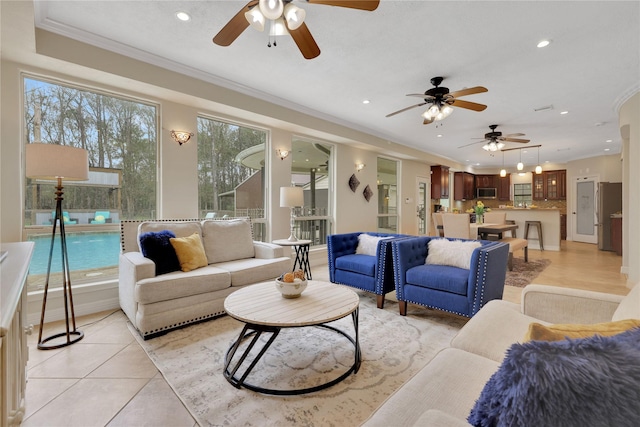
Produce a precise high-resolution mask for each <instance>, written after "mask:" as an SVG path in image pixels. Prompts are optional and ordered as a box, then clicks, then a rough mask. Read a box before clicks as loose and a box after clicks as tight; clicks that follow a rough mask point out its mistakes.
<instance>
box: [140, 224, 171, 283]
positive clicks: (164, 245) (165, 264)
mask: <svg viewBox="0 0 640 427" xmlns="http://www.w3.org/2000/svg"><path fill="white" fill-rule="evenodd" d="M172 237H176V235H175V234H174V233H173V232H172V231H169V230H162V231H158V232H154V231H149V232H147V233H142V234H141V235H140V250H141V251H142V255H144V257H145V258H149V259H150V260H151V261H153V262H154V264H155V265H156V276H157V275H160V274H166V273H170V272H172V271H179V270H180V261H178V256H177V255H176V251H175V249H173V246H172V245H171V242H170V239H171V238H172Z"/></svg>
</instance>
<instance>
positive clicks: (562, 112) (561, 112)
mask: <svg viewBox="0 0 640 427" xmlns="http://www.w3.org/2000/svg"><path fill="white" fill-rule="evenodd" d="M560 114H569V112H568V111H560Z"/></svg>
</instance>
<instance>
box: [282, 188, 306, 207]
mask: <svg viewBox="0 0 640 427" xmlns="http://www.w3.org/2000/svg"><path fill="white" fill-rule="evenodd" d="M303 205H304V193H303V191H302V187H280V207H281V208H294V207H296V206H303Z"/></svg>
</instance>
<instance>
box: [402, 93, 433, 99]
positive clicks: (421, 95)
mask: <svg viewBox="0 0 640 427" xmlns="http://www.w3.org/2000/svg"><path fill="white" fill-rule="evenodd" d="M407 96H417V97H418V98H422V99H436V97H435V96H431V95H425V94H424V93H408V94H407Z"/></svg>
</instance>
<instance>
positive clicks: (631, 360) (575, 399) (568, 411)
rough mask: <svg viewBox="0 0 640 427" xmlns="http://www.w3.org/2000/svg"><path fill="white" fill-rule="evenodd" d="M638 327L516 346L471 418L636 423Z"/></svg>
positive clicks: (481, 421) (511, 422)
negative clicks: (584, 336) (615, 332)
mask: <svg viewBox="0 0 640 427" xmlns="http://www.w3.org/2000/svg"><path fill="white" fill-rule="evenodd" d="M638 384H640V328H635V329H632V330H630V331H627V332H623V333H621V334H618V335H614V336H611V337H601V336H597V335H596V336H593V337H590V338H582V339H576V340H564V341H555V342H546V341H530V342H528V343H525V344H514V345H513V346H512V347H511V348H510V349H509V352H508V354H507V357H506V358H505V360H504V362H503V363H502V365H501V366H500V368H499V369H498V371H497V372H496V373H495V374H494V375H493V376H492V377H491V379H490V380H489V381H488V382H487V384H486V386H485V387H484V389H483V391H482V394H481V395H480V398H479V399H478V401H477V402H476V405H475V406H474V408H473V409H472V411H471V413H470V415H469V418H468V421H469V422H470V423H471V424H473V425H476V426H494V425H505V426H551V425H554V426H576V427H577V426H586V425H591V426H608V425H611V426H632V425H637V422H638V420H640V405H639V404H638V402H639V401H640V386H638Z"/></svg>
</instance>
